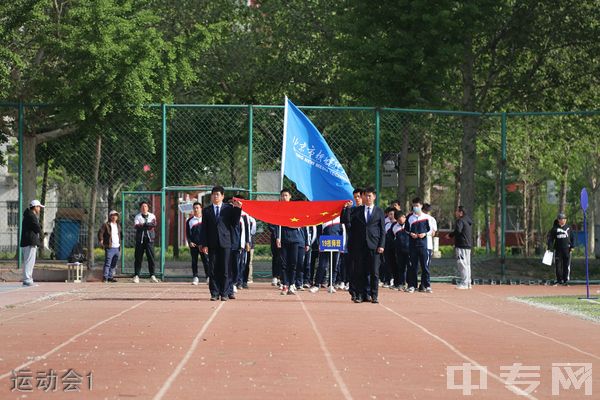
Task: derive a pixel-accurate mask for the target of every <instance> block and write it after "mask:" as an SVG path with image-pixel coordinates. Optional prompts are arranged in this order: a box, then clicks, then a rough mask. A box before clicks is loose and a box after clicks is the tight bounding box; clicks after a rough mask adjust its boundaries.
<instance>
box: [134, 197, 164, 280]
mask: <svg viewBox="0 0 600 400" xmlns="http://www.w3.org/2000/svg"><path fill="white" fill-rule="evenodd" d="M134 224H135V254H134V256H135V259H134V269H135V275H134V276H133V283H139V282H140V272H141V270H142V258H143V257H144V253H146V259H147V260H148V272H150V282H154V283H156V282H158V279H156V276H154V238H155V236H156V232H155V229H156V216H155V215H154V214H152V213H151V212H150V205H149V204H148V203H147V202H145V201H142V202H141V203H140V213H139V214H138V215H136V216H135V219H134Z"/></svg>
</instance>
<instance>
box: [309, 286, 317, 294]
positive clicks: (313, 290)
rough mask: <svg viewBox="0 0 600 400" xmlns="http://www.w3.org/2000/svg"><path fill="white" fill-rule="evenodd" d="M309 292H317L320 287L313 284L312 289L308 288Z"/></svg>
mask: <svg viewBox="0 0 600 400" xmlns="http://www.w3.org/2000/svg"><path fill="white" fill-rule="evenodd" d="M308 291H309V292H311V293H317V292H318V291H319V287H318V286H313V287H311V288H310V289H308Z"/></svg>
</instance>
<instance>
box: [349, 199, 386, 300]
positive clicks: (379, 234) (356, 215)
mask: <svg viewBox="0 0 600 400" xmlns="http://www.w3.org/2000/svg"><path fill="white" fill-rule="evenodd" d="M364 193H365V202H364V205H362V206H360V207H355V208H351V206H352V204H353V203H352V202H348V203H346V207H345V208H344V210H343V211H342V217H341V222H342V223H344V224H350V239H349V241H348V250H349V251H350V252H351V254H352V257H354V265H355V271H354V276H353V278H354V284H353V285H352V288H354V290H355V292H352V293H351V294H350V295H351V296H352V298H353V301H354V302H355V303H362V302H363V301H365V300H367V298H368V296H369V294H368V293H367V285H369V286H370V289H371V294H370V296H369V297H371V302H372V303H378V302H379V300H378V290H379V264H380V262H381V254H383V252H384V248H385V221H384V219H385V215H384V213H383V210H382V209H381V208H379V207H377V206H375V198H376V195H375V189H373V188H366V189H365V190H364Z"/></svg>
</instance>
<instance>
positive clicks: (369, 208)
mask: <svg viewBox="0 0 600 400" xmlns="http://www.w3.org/2000/svg"><path fill="white" fill-rule="evenodd" d="M370 220H371V207H367V222H369V221H370Z"/></svg>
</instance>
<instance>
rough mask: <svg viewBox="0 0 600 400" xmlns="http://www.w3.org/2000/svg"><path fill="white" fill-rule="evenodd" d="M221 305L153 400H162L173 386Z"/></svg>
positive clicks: (220, 305)
mask: <svg viewBox="0 0 600 400" xmlns="http://www.w3.org/2000/svg"><path fill="white" fill-rule="evenodd" d="M223 305H225V303H224V302H221V304H219V306H218V307H217V308H215V310H214V311H213V312H212V314H211V315H210V318H209V319H208V320H206V322H205V323H204V325H202V328H201V329H200V332H198V334H197V335H196V337H195V338H194V340H193V341H192V345H191V346H190V348H189V349H188V351H187V353H185V356H183V358H182V359H181V361H180V362H179V364H178V365H177V367H175V369H174V370H173V373H172V374H171V376H169V377H168V378H167V380H166V381H165V383H163V385H162V387H161V388H160V390H159V391H158V393H156V395H155V396H154V400H159V399H162V398H163V397H164V396H165V394H166V393H167V391H169V389H170V388H171V385H172V384H173V382H175V379H177V376H178V375H179V374H180V373H181V371H182V370H183V367H185V364H187V362H188V361H189V359H190V357H192V354H194V352H195V351H196V347H198V343H200V339H202V335H204V332H206V330H207V329H208V326H209V325H210V324H211V323H212V322H213V320H214V319H215V317H216V316H217V314H218V313H219V311H221V308H223Z"/></svg>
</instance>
